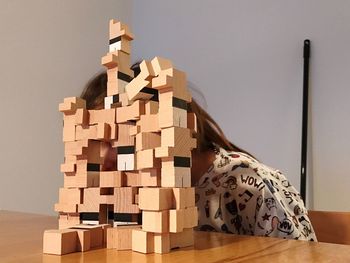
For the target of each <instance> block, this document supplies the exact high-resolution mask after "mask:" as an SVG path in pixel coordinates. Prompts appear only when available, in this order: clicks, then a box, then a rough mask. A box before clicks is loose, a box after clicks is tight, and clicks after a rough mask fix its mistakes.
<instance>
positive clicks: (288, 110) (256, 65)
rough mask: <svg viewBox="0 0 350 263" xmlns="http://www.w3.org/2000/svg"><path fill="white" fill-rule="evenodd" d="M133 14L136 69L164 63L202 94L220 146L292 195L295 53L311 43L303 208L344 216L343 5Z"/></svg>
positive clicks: (211, 6)
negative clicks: (276, 178)
mask: <svg viewBox="0 0 350 263" xmlns="http://www.w3.org/2000/svg"><path fill="white" fill-rule="evenodd" d="M133 4H134V5H133V30H134V33H135V36H136V40H135V41H134V47H135V48H134V50H135V52H136V53H134V55H135V60H136V59H141V58H145V59H149V58H152V57H154V56H164V57H167V58H170V59H172V60H173V61H174V62H175V65H176V66H177V67H178V68H180V69H183V70H185V71H186V72H187V73H188V79H189V80H190V81H191V82H192V83H194V85H195V86H196V87H197V88H198V89H200V90H201V91H202V92H203V93H204V95H205V97H206V98H207V104H208V108H207V109H208V111H209V113H211V114H212V115H213V117H214V118H215V119H216V120H217V121H218V123H219V124H220V125H221V126H222V128H223V129H224V131H225V132H226V134H227V135H228V137H229V138H230V139H231V140H232V141H233V142H235V143H237V144H238V145H240V146H242V147H243V148H245V149H247V150H249V151H251V152H252V153H254V154H255V155H256V156H257V157H258V158H259V159H260V160H262V161H263V162H264V163H266V164H267V165H270V166H272V167H275V168H278V169H279V170H281V171H283V172H284V173H285V174H286V175H287V176H288V178H289V179H290V181H291V182H292V184H294V185H295V186H296V187H297V188H298V189H299V166H300V137H301V103H302V63H303V60H302V46H303V40H304V39H305V38H310V39H311V41H312V49H313V50H312V63H311V67H312V72H311V89H312V91H311V93H312V94H311V96H312V99H311V117H310V118H311V120H310V123H311V126H312V127H310V128H311V129H312V132H311V134H310V136H311V138H310V146H312V149H311V151H310V157H311V158H312V159H310V163H309V167H310V168H311V169H310V172H313V175H314V178H313V187H309V189H308V193H309V194H310V195H309V199H308V200H309V202H308V205H309V207H310V208H315V209H324V210H349V209H350V203H349V202H348V201H347V200H349V198H350V191H348V188H349V186H350V176H349V174H348V173H349V172H348V170H347V167H346V164H347V163H348V162H349V161H350V160H349V157H350V140H349V137H348V136H349V134H350V124H349V121H348V120H349V113H350V103H349V95H350V88H349V80H350V74H349V68H350V52H349V46H350V45H349V44H350V27H349V25H350V12H349V10H350V2H349V1H340V0H336V1H320V0H312V1H311V0H307V1H305V0H296V1H280V0H265V1H260V0H251V1H247V0H234V1H233V0H227V1H222V0H221V1H211V0H206V1H204V0H196V1H195V0H192V1H185V0H178V1H161V0H151V1H150V0H149V1H143V0H135V1H134V2H133ZM311 183H312V182H311ZM309 186H311V184H309Z"/></svg>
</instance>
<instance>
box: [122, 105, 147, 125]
mask: <svg viewBox="0 0 350 263" xmlns="http://www.w3.org/2000/svg"><path fill="white" fill-rule="evenodd" d="M142 114H145V104H144V102H143V101H141V100H137V101H135V102H134V103H133V104H131V105H130V106H126V107H120V108H116V119H117V123H123V122H127V121H131V120H139V119H140V116H141V115H142Z"/></svg>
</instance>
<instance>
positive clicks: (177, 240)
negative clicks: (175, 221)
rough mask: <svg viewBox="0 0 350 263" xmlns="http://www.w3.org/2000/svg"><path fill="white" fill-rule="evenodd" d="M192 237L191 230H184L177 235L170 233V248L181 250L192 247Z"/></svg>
mask: <svg viewBox="0 0 350 263" xmlns="http://www.w3.org/2000/svg"><path fill="white" fill-rule="evenodd" d="M193 244H194V236H193V228H187V229H186V228H185V229H184V230H183V231H182V232H179V233H170V248H171V249H173V248H182V247H188V246H193Z"/></svg>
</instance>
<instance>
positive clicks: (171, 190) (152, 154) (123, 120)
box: [43, 20, 198, 255]
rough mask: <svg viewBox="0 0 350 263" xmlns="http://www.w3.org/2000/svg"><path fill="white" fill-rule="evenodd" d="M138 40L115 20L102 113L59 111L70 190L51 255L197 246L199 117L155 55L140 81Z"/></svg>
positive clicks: (179, 78) (66, 107)
mask: <svg viewBox="0 0 350 263" xmlns="http://www.w3.org/2000/svg"><path fill="white" fill-rule="evenodd" d="M133 38H134V37H133V34H132V33H131V32H130V30H129V28H128V27H127V26H126V25H124V24H122V23H120V22H118V21H115V20H111V21H110V34H109V52H108V54H107V55H106V56H104V57H102V65H104V66H105V67H106V68H107V75H108V83H107V96H106V97H105V99H104V109H96V110H87V109H86V103H85V101H84V100H82V99H80V98H75V97H71V98H66V99H64V101H63V103H61V104H60V105H59V111H60V112H62V113H63V142H64V144H65V151H64V153H65V158H64V160H65V161H64V163H63V164H62V165H61V172H62V173H64V186H63V187H62V188H60V189H59V200H58V203H57V204H55V211H57V212H58V213H59V229H58V230H47V231H45V233H44V247H43V250H44V253H48V254H58V255H62V254H66V253H71V252H76V251H87V250H89V249H92V248H97V247H107V248H115V249H118V250H125V249H132V250H133V251H138V252H142V253H153V252H156V253H168V252H169V251H170V250H171V249H172V248H178V247H185V246H191V245H193V227H195V226H196V225H197V222H198V214H197V208H196V207H195V197H194V188H192V187H191V150H192V149H194V148H195V147H196V140H195V139H194V138H193V134H194V133H195V132H196V119H195V117H194V115H193V113H190V112H189V109H188V105H189V103H190V102H191V95H190V93H189V92H188V90H187V85H186V75H185V73H184V72H182V71H180V70H177V69H175V68H174V67H173V65H172V63H171V61H169V60H166V59H163V58H159V57H155V58H154V59H152V60H151V61H145V60H144V61H142V62H141V64H140V70H141V72H140V74H138V75H137V76H136V77H134V73H133V71H132V70H131V69H130V51H131V48H130V43H131V41H132V40H133ZM107 158H108V159H109V160H112V165H109V166H108V167H106V165H105V163H106V159H107Z"/></svg>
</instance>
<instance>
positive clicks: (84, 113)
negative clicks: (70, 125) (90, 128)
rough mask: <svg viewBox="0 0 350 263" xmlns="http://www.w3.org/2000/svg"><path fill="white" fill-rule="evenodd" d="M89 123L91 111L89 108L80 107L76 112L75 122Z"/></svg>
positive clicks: (80, 123)
mask: <svg viewBox="0 0 350 263" xmlns="http://www.w3.org/2000/svg"><path fill="white" fill-rule="evenodd" d="M88 123H89V112H88V110H87V109H83V108H79V109H77V111H76V113H75V124H78V125H87V124H88Z"/></svg>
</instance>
